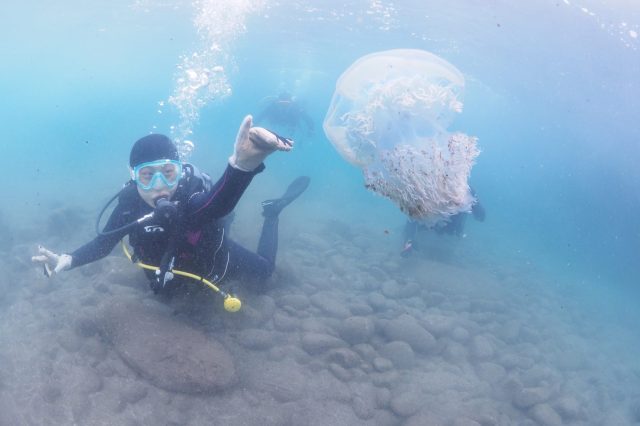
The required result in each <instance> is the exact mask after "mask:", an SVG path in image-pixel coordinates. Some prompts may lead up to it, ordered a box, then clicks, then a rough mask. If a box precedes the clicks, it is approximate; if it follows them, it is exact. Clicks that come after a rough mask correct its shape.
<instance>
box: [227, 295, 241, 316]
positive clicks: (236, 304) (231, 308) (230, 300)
mask: <svg viewBox="0 0 640 426" xmlns="http://www.w3.org/2000/svg"><path fill="white" fill-rule="evenodd" d="M241 307H242V302H241V301H240V299H238V298H236V297H233V296H229V297H227V298H226V299H224V309H225V311H227V312H238V311H239V310H240V308H241Z"/></svg>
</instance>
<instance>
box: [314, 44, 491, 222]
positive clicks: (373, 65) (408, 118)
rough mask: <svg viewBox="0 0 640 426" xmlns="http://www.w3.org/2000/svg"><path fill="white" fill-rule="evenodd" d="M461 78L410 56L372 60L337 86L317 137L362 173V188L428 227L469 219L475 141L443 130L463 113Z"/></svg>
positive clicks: (431, 59) (440, 63)
mask: <svg viewBox="0 0 640 426" xmlns="http://www.w3.org/2000/svg"><path fill="white" fill-rule="evenodd" d="M464 83H465V82H464V77H463V75H462V74H461V73H460V71H458V69H456V67H454V66H453V65H452V64H450V63H448V62H447V61H445V60H444V59H442V58H440V57H438V56H436V55H434V54H432V53H429V52H426V51H423V50H416V49H396V50H388V51H384V52H377V53H372V54H369V55H366V56H363V57H362V58H360V59H358V60H357V61H356V62H354V63H353V64H352V65H351V66H350V67H349V68H348V69H347V70H346V71H345V72H344V73H343V74H342V75H341V76H340V78H339V79H338V81H337V83H336V90H335V92H334V94H333V98H332V100H331V105H330V106H329V109H328V111H327V115H326V117H325V119H324V123H323V129H324V132H325V134H326V136H327V138H328V139H329V141H330V142H331V143H332V144H333V146H334V147H335V149H336V150H337V151H338V152H339V153H340V155H341V156H342V157H343V158H344V159H345V160H346V161H348V162H349V163H351V164H353V165H354V166H356V167H359V168H360V169H362V172H363V175H364V181H365V187H366V188H367V189H369V190H371V191H373V192H375V193H378V194H380V195H382V196H384V197H386V198H388V199H390V200H391V201H393V202H394V203H395V204H396V205H397V206H398V207H399V208H400V209H401V210H402V211H403V212H404V213H405V214H407V215H408V216H410V217H411V218H412V219H414V220H417V221H420V222H422V223H424V224H426V225H435V224H437V223H439V222H443V221H447V220H448V219H449V217H451V216H453V215H455V214H457V213H460V212H463V211H470V210H471V206H472V205H473V203H474V201H475V200H474V197H473V195H472V194H471V190H470V188H469V184H468V179H469V175H470V173H471V168H472V167H473V165H474V163H475V159H476V157H477V156H478V155H479V153H480V151H479V150H478V147H477V138H475V137H472V136H468V135H466V134H464V133H461V132H449V131H448V130H447V128H448V127H449V126H450V125H451V123H452V122H453V120H454V119H455V117H456V116H457V115H458V114H460V113H461V112H462V107H463V104H462V100H461V99H462V94H463V90H464Z"/></svg>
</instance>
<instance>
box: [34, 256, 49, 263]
mask: <svg viewBox="0 0 640 426" xmlns="http://www.w3.org/2000/svg"><path fill="white" fill-rule="evenodd" d="M31 261H32V262H34V263H47V262H48V261H49V258H48V257H47V256H44V255H43V256H32V257H31Z"/></svg>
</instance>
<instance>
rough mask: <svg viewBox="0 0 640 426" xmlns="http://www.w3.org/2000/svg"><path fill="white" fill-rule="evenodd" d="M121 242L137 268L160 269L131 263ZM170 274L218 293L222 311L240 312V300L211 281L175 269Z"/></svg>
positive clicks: (138, 262)
mask: <svg viewBox="0 0 640 426" xmlns="http://www.w3.org/2000/svg"><path fill="white" fill-rule="evenodd" d="M121 242H122V250H123V251H124V254H125V256H127V258H128V259H129V260H130V261H131V262H133V263H135V264H136V265H137V266H139V267H141V268H143V269H148V270H150V271H157V270H159V269H160V268H158V267H157V266H153V265H147V264H145V263H142V262H140V261H135V262H134V261H133V259H132V257H131V253H129V249H128V248H127V245H126V244H125V242H124V239H123V240H122V241H121ZM171 273H173V274H176V275H180V276H183V277H187V278H191V279H193V280H196V281H198V282H201V283H202V284H204V285H206V286H208V287H209V288H211V290H213V291H215V292H216V293H219V294H220V295H221V296H222V297H223V298H224V309H225V310H226V311H228V312H238V311H239V310H240V308H241V307H242V302H241V301H240V299H238V298H237V297H235V296H233V295H231V294H229V293H226V292H224V291H222V290H220V288H219V287H217V286H216V285H215V284H213V283H212V282H211V281H209V280H207V279H205V278H204V277H201V276H198V275H195V274H192V273H190V272H184V271H179V270H177V269H172V270H171Z"/></svg>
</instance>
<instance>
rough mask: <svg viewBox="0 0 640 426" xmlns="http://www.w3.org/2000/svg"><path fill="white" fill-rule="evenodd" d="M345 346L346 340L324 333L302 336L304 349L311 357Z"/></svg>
mask: <svg viewBox="0 0 640 426" xmlns="http://www.w3.org/2000/svg"><path fill="white" fill-rule="evenodd" d="M343 346H345V342H344V340H341V339H338V338H337V337H333V336H330V335H328V334H322V333H304V334H303V335H302V348H303V349H304V350H305V351H306V352H307V353H308V354H309V355H318V354H321V353H324V352H326V351H328V350H329V349H334V348H339V347H343Z"/></svg>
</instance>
